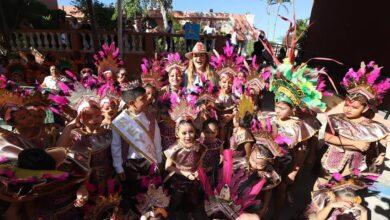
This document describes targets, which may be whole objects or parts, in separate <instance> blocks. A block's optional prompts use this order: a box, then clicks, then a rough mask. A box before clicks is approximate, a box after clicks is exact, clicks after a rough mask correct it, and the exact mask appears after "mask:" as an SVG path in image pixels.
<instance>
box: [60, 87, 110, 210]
mask: <svg viewBox="0 0 390 220" xmlns="http://www.w3.org/2000/svg"><path fill="white" fill-rule="evenodd" d="M68 99H69V103H70V106H71V107H72V108H73V109H74V110H76V111H77V117H76V119H75V120H74V121H72V122H71V123H70V124H68V125H67V127H66V128H65V129H64V131H63V133H62V135H61V137H60V139H59V141H58V145H59V146H64V147H65V148H67V149H69V150H74V149H88V148H89V149H90V150H91V151H92V152H91V153H92V155H91V160H90V163H89V166H90V167H91V168H92V172H91V175H90V178H89V180H88V181H87V183H86V184H85V185H84V190H83V191H82V192H83V196H82V197H80V198H79V199H78V200H77V201H76V206H77V207H82V206H84V205H86V204H87V202H88V201H92V203H91V204H93V203H94V202H96V201H97V199H98V196H108V195H109V194H111V193H114V192H113V183H114V180H113V179H112V177H113V175H114V172H113V171H114V170H113V168H112V157H111V141H112V132H111V130H110V129H106V128H104V127H103V126H102V121H103V119H104V117H103V114H102V109H101V106H100V104H101V103H100V101H101V98H100V97H99V96H98V94H97V91H96V90H91V89H88V88H85V87H83V85H81V84H80V83H77V82H76V83H75V85H74V91H71V92H70V96H69V97H68ZM102 101H103V100H102ZM91 204H89V203H88V205H87V206H85V208H86V209H91V208H92V209H91V210H88V211H89V214H92V213H93V207H94V206H91Z"/></svg>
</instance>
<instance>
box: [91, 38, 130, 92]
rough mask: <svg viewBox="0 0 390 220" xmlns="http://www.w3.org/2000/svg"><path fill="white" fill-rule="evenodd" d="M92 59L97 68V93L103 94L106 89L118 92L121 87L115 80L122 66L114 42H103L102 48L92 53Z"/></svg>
mask: <svg viewBox="0 0 390 220" xmlns="http://www.w3.org/2000/svg"><path fill="white" fill-rule="evenodd" d="M94 59H95V66H96V67H97V69H98V80H99V83H100V88H99V91H98V92H99V94H104V93H107V92H108V91H110V92H111V93H118V92H119V91H120V90H121V89H120V86H119V85H118V82H117V74H118V72H119V70H120V68H121V67H122V66H123V60H122V59H121V58H120V53H119V48H117V47H115V43H114V42H112V43H111V44H110V45H107V44H103V45H102V50H101V51H99V52H98V53H97V54H95V55H94Z"/></svg>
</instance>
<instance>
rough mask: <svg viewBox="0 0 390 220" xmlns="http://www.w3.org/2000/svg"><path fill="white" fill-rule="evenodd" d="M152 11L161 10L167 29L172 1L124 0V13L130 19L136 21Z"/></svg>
mask: <svg viewBox="0 0 390 220" xmlns="http://www.w3.org/2000/svg"><path fill="white" fill-rule="evenodd" d="M151 9H159V10H160V12H161V15H162V17H163V22H164V27H165V28H167V27H168V11H169V10H171V9H172V0H123V11H124V12H125V14H126V18H128V19H134V18H135V17H136V16H137V15H142V14H143V15H147V11H148V10H151ZM115 16H117V14H115Z"/></svg>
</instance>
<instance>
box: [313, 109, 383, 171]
mask: <svg viewBox="0 0 390 220" xmlns="http://www.w3.org/2000/svg"><path fill="white" fill-rule="evenodd" d="M328 123H329V124H328V125H329V126H332V128H333V129H334V131H335V132H336V134H338V135H339V136H341V137H344V138H348V139H351V140H356V141H364V142H369V143H371V146H370V149H375V148H376V147H377V145H376V143H377V142H378V141H380V140H382V139H383V138H385V137H386V136H387V135H388V134H389V129H388V128H387V127H386V126H384V125H383V124H381V123H379V122H376V121H373V120H371V119H365V120H363V121H361V122H360V123H356V122H352V121H350V120H348V119H347V118H346V116H345V115H344V114H342V113H341V114H335V115H330V116H329V122H328ZM328 146H329V147H328V149H327V151H326V153H325V154H324V156H323V157H322V159H321V163H322V166H323V168H324V169H325V171H326V172H327V173H335V172H341V171H343V170H344V169H345V168H348V169H349V170H350V171H352V170H355V169H357V170H360V171H364V170H366V169H367V163H366V154H365V153H362V152H360V151H353V150H347V149H342V148H341V147H339V146H335V145H333V144H329V143H328Z"/></svg>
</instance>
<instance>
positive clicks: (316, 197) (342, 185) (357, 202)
mask: <svg viewBox="0 0 390 220" xmlns="http://www.w3.org/2000/svg"><path fill="white" fill-rule="evenodd" d="M377 178H378V175H377V174H369V173H354V174H351V175H348V176H342V175H341V174H340V173H334V174H333V175H332V178H331V179H330V180H329V181H328V182H324V183H323V184H320V185H318V189H317V190H315V191H313V192H312V193H311V198H312V202H311V204H310V205H309V207H308V209H307V210H306V212H305V217H306V218H307V219H329V220H333V219H340V218H342V219H344V218H345V219H356V220H366V219H368V210H367V208H366V207H364V206H363V204H362V198H361V197H360V196H359V192H360V191H362V190H364V189H366V188H367V187H369V186H370V185H372V184H373V182H374V181H375V180H376V179H377Z"/></svg>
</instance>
